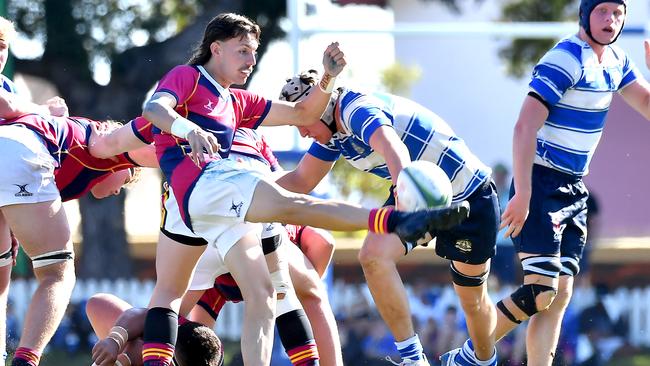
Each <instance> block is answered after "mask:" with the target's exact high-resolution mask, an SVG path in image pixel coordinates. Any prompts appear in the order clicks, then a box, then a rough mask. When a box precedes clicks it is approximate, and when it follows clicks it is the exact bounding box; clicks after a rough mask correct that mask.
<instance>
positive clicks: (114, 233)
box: [77, 191, 133, 279]
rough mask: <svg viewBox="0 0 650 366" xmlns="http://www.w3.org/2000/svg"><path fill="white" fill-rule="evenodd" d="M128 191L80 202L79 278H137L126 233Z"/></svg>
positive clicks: (87, 196) (89, 196) (83, 199)
mask: <svg viewBox="0 0 650 366" xmlns="http://www.w3.org/2000/svg"><path fill="white" fill-rule="evenodd" d="M124 199H125V193H124V191H123V192H122V193H120V194H119V195H117V196H110V197H107V198H104V199H101V200H98V199H96V198H94V197H92V195H86V196H85V197H82V198H80V199H79V210H80V212H81V217H82V218H83V219H82V220H81V235H82V236H83V246H82V249H81V258H80V261H79V267H78V268H77V275H78V276H79V277H80V278H110V279H115V278H120V277H121V278H129V277H132V275H133V267H132V265H131V256H130V255H129V246H128V242H127V240H126V231H125V230H124Z"/></svg>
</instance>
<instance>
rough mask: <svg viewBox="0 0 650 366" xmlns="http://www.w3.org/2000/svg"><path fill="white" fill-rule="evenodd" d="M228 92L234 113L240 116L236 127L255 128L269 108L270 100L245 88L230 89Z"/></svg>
mask: <svg viewBox="0 0 650 366" xmlns="http://www.w3.org/2000/svg"><path fill="white" fill-rule="evenodd" d="M230 92H231V94H232V97H233V98H234V99H233V107H234V108H235V113H236V114H238V115H239V117H240V118H239V119H238V121H239V124H238V125H237V127H247V128H252V129H255V128H257V127H258V126H259V125H260V124H262V122H263V121H264V118H266V116H267V115H268V113H269V111H270V110H271V101H270V100H266V99H264V98H263V97H262V96H260V95H258V94H255V93H251V92H249V91H247V90H242V89H231V90H230Z"/></svg>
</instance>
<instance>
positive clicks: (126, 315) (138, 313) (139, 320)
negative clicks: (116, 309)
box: [115, 308, 147, 340]
mask: <svg viewBox="0 0 650 366" xmlns="http://www.w3.org/2000/svg"><path fill="white" fill-rule="evenodd" d="M146 316H147V309H144V308H131V309H128V310H126V311H124V312H123V313H122V314H121V315H120V317H119V318H117V320H116V321H115V326H119V327H122V328H124V329H126V331H127V332H128V333H129V340H134V339H136V338H138V337H141V336H142V334H143V333H144V320H145V318H146Z"/></svg>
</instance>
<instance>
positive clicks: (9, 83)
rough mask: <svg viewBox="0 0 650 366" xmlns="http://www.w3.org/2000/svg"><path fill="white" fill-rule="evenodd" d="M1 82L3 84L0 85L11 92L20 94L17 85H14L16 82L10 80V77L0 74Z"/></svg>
mask: <svg viewBox="0 0 650 366" xmlns="http://www.w3.org/2000/svg"><path fill="white" fill-rule="evenodd" d="M0 84H2V85H1V86H0V87H1V88H2V89H4V90H6V91H8V92H9V93H12V94H18V91H16V85H14V82H13V81H11V80H9V78H8V77H6V76H4V75H2V74H0Z"/></svg>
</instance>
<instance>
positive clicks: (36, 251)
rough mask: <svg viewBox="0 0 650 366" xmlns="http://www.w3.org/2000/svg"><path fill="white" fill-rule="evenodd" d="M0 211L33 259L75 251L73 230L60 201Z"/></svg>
mask: <svg viewBox="0 0 650 366" xmlns="http://www.w3.org/2000/svg"><path fill="white" fill-rule="evenodd" d="M0 211H2V214H3V215H4V217H5V219H6V220H7V223H8V224H9V227H10V228H11V230H12V231H13V233H14V235H16V237H17V238H18V240H19V241H20V245H21V246H22V247H23V249H24V250H25V252H26V253H27V255H29V256H30V257H34V256H37V255H40V254H44V253H49V252H52V251H57V250H67V251H70V252H71V251H72V241H71V239H70V227H69V224H68V219H67V216H66V214H65V210H64V209H63V204H62V203H61V200H60V199H56V200H54V201H48V202H39V203H27V204H19V205H9V206H4V207H2V209H0Z"/></svg>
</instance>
